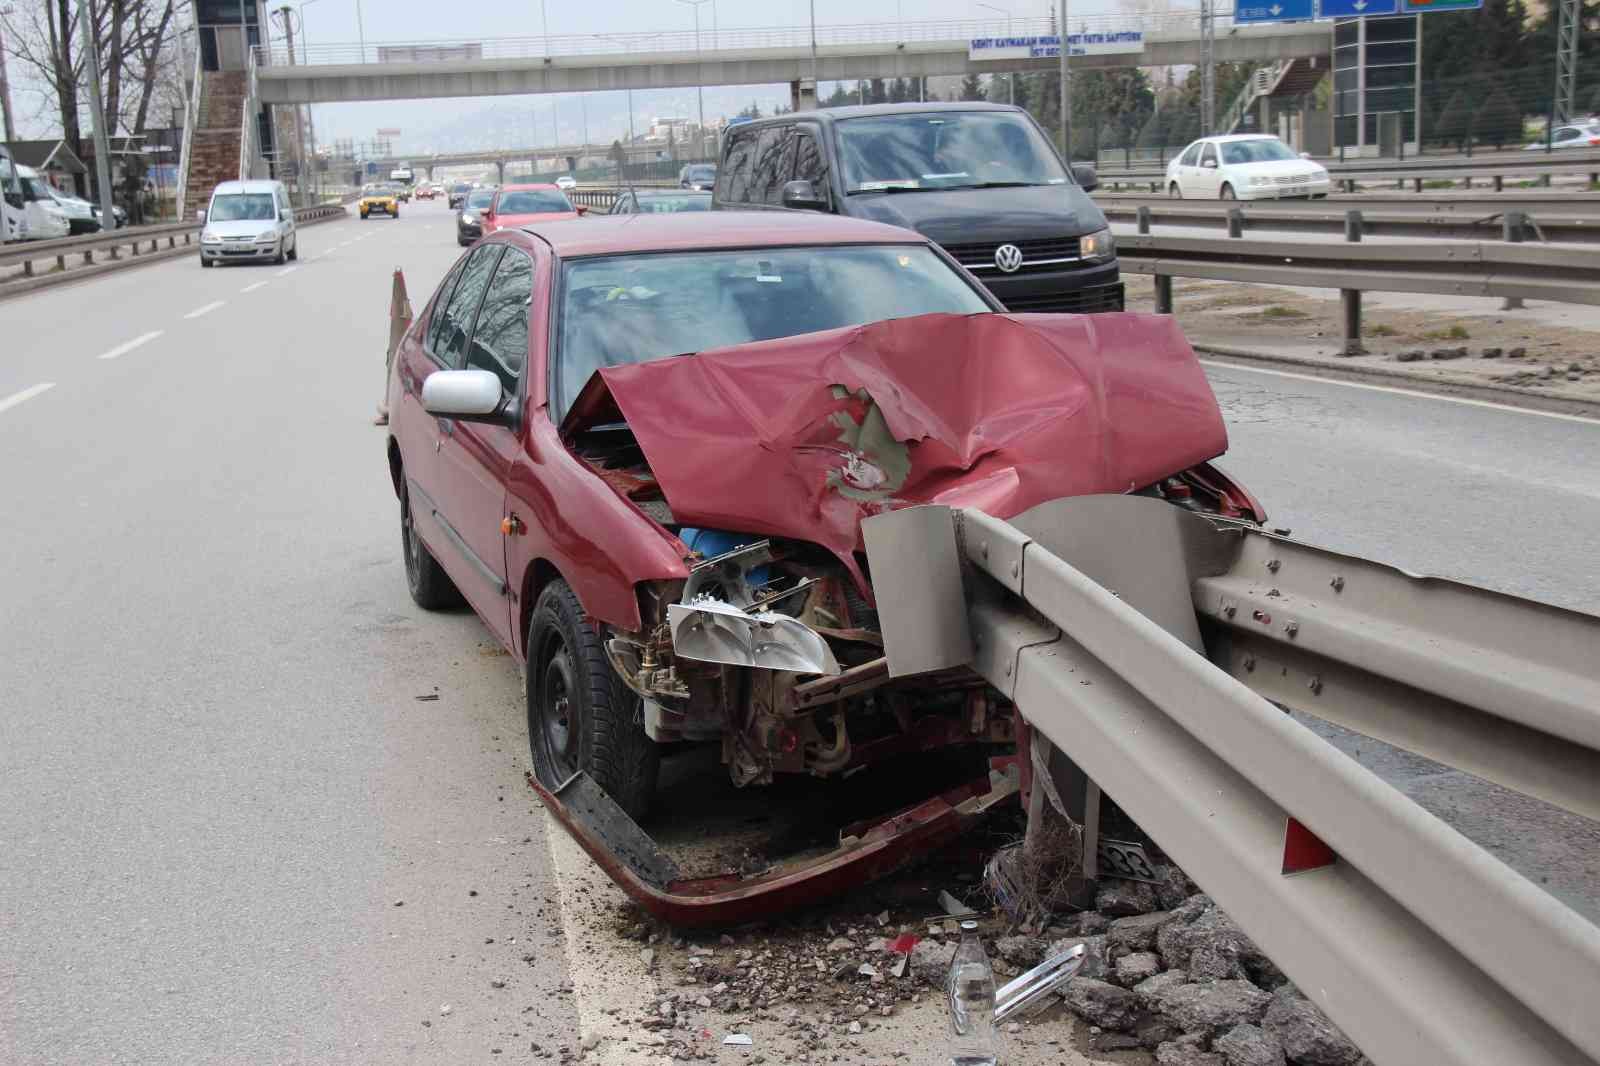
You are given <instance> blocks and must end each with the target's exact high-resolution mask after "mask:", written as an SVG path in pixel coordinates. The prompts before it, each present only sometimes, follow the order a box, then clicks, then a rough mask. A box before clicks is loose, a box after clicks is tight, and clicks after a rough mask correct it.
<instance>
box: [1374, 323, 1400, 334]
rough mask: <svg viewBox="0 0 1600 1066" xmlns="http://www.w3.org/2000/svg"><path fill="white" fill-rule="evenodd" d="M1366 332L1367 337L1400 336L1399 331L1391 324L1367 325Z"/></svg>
mask: <svg viewBox="0 0 1600 1066" xmlns="http://www.w3.org/2000/svg"><path fill="white" fill-rule="evenodd" d="M1366 334H1367V336H1369V337H1398V336H1400V331H1399V330H1397V329H1395V328H1394V327H1393V326H1383V325H1378V326H1370V327H1368V328H1367V330H1366Z"/></svg>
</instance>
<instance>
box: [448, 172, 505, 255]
mask: <svg viewBox="0 0 1600 1066" xmlns="http://www.w3.org/2000/svg"><path fill="white" fill-rule="evenodd" d="M499 191H500V190H499V188H498V187H496V186H494V185H485V186H483V187H482V188H478V189H472V190H470V191H469V192H468V193H467V195H466V198H465V200H464V201H463V203H462V204H461V212H460V214H458V215H456V243H457V244H459V245H461V247H463V248H465V247H466V246H467V245H469V244H471V243H472V242H473V241H475V240H477V239H478V238H479V237H482V236H483V217H482V215H483V212H484V211H487V210H488V209H489V205H490V204H492V203H494V194H495V193H497V192H499Z"/></svg>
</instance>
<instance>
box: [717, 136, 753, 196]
mask: <svg viewBox="0 0 1600 1066" xmlns="http://www.w3.org/2000/svg"><path fill="white" fill-rule="evenodd" d="M755 147H756V138H755V136H754V135H752V134H748V133H747V134H745V135H744V136H742V137H735V138H734V139H733V143H732V144H730V145H728V155H727V158H726V159H724V160H723V164H722V175H721V176H722V177H723V178H725V179H727V180H726V181H725V182H721V183H719V184H725V185H726V186H727V187H726V188H725V189H723V190H722V198H723V199H724V200H728V201H731V202H733V203H743V202H744V201H745V199H746V198H747V194H748V192H749V190H750V171H751V167H752V166H753V165H754V161H755V160H754V157H755Z"/></svg>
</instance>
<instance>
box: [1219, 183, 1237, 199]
mask: <svg viewBox="0 0 1600 1066" xmlns="http://www.w3.org/2000/svg"><path fill="white" fill-rule="evenodd" d="M1222 199H1224V200H1237V199H1238V197H1237V196H1235V195H1233V186H1232V185H1224V186H1223V187H1222Z"/></svg>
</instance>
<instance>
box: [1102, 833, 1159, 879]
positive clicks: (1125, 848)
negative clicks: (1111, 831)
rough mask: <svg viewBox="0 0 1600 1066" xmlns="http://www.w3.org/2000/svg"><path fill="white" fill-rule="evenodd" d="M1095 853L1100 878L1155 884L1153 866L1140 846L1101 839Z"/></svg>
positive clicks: (1121, 841)
mask: <svg viewBox="0 0 1600 1066" xmlns="http://www.w3.org/2000/svg"><path fill="white" fill-rule="evenodd" d="M1095 853H1096V854H1097V855H1098V856H1099V858H1100V876H1101V877H1120V878H1122V879H1124V880H1126V881H1148V882H1150V883H1151V884H1155V883H1156V869H1155V864H1154V863H1152V862H1151V861H1150V857H1149V856H1148V855H1146V854H1145V853H1144V846H1143V845H1142V844H1134V843H1132V842H1130V841H1127V840H1107V839H1106V838H1105V837H1101V838H1100V846H1099V847H1098V848H1096V849H1095Z"/></svg>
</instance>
